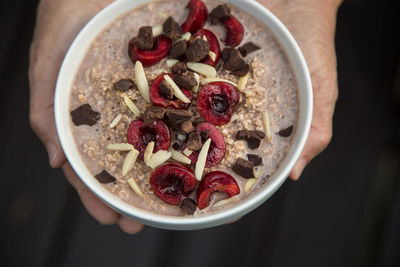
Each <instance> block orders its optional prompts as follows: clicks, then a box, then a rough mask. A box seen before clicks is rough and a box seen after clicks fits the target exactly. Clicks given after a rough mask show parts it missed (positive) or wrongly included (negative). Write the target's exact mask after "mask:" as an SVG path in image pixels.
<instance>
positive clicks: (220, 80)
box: [201, 78, 237, 87]
mask: <svg viewBox="0 0 400 267" xmlns="http://www.w3.org/2000/svg"><path fill="white" fill-rule="evenodd" d="M213 82H225V83H230V84H232V85H233V86H235V87H237V84H236V83H234V82H232V81H229V80H225V79H220V78H205V79H204V80H203V81H201V84H203V85H204V84H207V83H213Z"/></svg>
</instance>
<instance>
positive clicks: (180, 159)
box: [171, 151, 192, 164]
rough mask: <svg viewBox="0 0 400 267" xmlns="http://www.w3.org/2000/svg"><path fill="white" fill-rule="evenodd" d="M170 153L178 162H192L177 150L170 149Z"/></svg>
mask: <svg viewBox="0 0 400 267" xmlns="http://www.w3.org/2000/svg"><path fill="white" fill-rule="evenodd" d="M171 153H172V155H171V158H172V159H174V160H176V161H178V162H181V163H184V164H190V163H191V162H192V161H191V160H190V159H189V158H188V157H186V156H185V155H183V154H182V153H181V152H179V151H172V152H171Z"/></svg>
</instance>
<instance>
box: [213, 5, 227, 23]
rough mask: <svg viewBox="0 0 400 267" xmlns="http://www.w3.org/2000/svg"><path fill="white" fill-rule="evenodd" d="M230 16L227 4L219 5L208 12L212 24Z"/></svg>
mask: <svg viewBox="0 0 400 267" xmlns="http://www.w3.org/2000/svg"><path fill="white" fill-rule="evenodd" d="M230 16H231V9H230V7H229V6H228V5H227V4H223V5H219V6H217V7H216V8H214V9H213V10H212V11H211V13H210V14H209V18H210V21H211V23H212V24H218V23H219V22H222V21H223V20H225V19H228V18H229V17H230Z"/></svg>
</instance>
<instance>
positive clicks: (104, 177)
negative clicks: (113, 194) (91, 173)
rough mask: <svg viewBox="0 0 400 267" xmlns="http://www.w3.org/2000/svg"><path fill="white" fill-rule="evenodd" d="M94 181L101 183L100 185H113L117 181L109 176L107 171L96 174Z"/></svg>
mask: <svg viewBox="0 0 400 267" xmlns="http://www.w3.org/2000/svg"><path fill="white" fill-rule="evenodd" d="M95 177H96V179H97V180H98V181H99V182H100V183H102V184H109V183H113V182H115V181H116V180H117V179H115V177H114V176H112V175H111V174H109V173H108V172H107V171H105V170H103V171H102V172H100V173H99V174H97V175H96V176H95Z"/></svg>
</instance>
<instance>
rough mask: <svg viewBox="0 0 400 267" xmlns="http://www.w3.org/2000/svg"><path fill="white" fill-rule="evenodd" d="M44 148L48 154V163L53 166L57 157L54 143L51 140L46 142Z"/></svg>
mask: <svg viewBox="0 0 400 267" xmlns="http://www.w3.org/2000/svg"><path fill="white" fill-rule="evenodd" d="M46 149H47V154H48V155H49V162H50V165H51V166H53V165H54V163H55V160H56V158H57V149H56V145H55V144H54V143H52V142H48V143H47V144H46Z"/></svg>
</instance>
